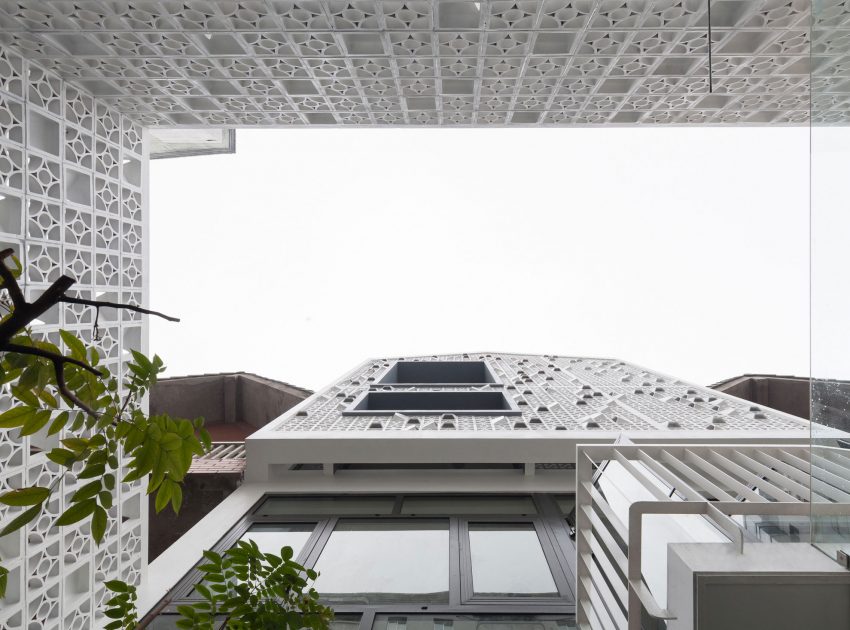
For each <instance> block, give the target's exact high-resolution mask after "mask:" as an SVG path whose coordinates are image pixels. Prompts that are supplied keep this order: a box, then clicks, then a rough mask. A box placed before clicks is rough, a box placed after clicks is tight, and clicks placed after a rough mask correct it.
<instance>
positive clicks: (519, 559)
mask: <svg viewBox="0 0 850 630" xmlns="http://www.w3.org/2000/svg"><path fill="white" fill-rule="evenodd" d="M469 548H470V553H471V556H472V590H473V592H474V593H475V595H483V596H487V597H497V596H499V597H517V596H519V597H532V596H538V597H540V596H542V597H555V596H557V595H558V588H557V587H556V586H555V580H554V578H553V577H552V572H551V570H550V569H549V564H548V563H547V562H546V556H545V555H544V554H543V548H542V547H541V546H540V539H539V538H538V537H537V531H536V530H535V529H534V525H532V524H531V523H470V524H469Z"/></svg>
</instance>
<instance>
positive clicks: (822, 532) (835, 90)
mask: <svg viewBox="0 0 850 630" xmlns="http://www.w3.org/2000/svg"><path fill="white" fill-rule="evenodd" d="M811 6H812V22H811V24H812V33H811V41H812V42H816V44H815V45H814V46H813V48H812V57H811V60H812V64H811V68H812V70H811V75H812V76H811V86H812V88H811V89H812V92H811V140H810V142H811V165H810V167H811V209H810V212H811V215H810V239H811V243H810V250H809V253H810V261H811V262H810V266H811V268H810V273H811V286H810V296H811V297H810V301H811V302H810V318H811V321H810V330H811V349H810V352H811V361H810V365H811V378H812V382H811V401H810V405H811V411H810V414H811V416H810V417H811V421H812V422H811V425H810V426H811V440H812V454H811V475H812V477H813V479H812V487H813V488H814V491H813V492H812V493H811V511H812V541H813V542H814V544H815V545H816V546H817V547H818V548H819V549H821V550H822V551H824V553H826V554H827V555H829V556H830V557H832V558H836V557H837V556H838V553H839V552H840V551H841V552H843V553H845V554H850V516H840V515H837V514H833V515H829V514H825V513H824V512H825V510H824V508H825V507H826V506H827V505H828V504H830V503H843V504H845V507H847V505H846V504H847V503H850V501H848V499H847V494H845V492H846V489H847V485H848V483H850V450H847V449H848V448H850V334H849V333H848V326H847V322H848V320H850V299H848V298H847V280H846V278H847V243H848V238H850V212H848V201H847V165H848V164H850V128H848V122H850V106H848V103H850V81H848V78H850V69H848V65H847V59H848V53H850V37H848V33H850V28H848V27H849V26H850V22H848V20H847V7H846V6H844V5H843V4H842V3H839V2H824V1H819V2H812V3H811ZM832 507H833V508H834V507H835V506H832Z"/></svg>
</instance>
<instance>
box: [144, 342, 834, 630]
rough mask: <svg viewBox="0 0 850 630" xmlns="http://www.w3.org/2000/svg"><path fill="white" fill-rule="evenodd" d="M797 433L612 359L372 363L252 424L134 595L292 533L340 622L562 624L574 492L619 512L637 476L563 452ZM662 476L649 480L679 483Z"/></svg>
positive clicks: (161, 601)
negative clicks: (214, 554) (215, 500)
mask: <svg viewBox="0 0 850 630" xmlns="http://www.w3.org/2000/svg"><path fill="white" fill-rule="evenodd" d="M807 438H808V422H806V421H805V420H803V419H801V418H797V417H794V416H790V415H787V414H784V413H781V412H777V411H774V410H772V409H769V408H766V407H761V406H758V405H754V404H752V403H750V402H747V401H744V400H741V399H737V398H734V397H731V396H728V395H726V394H723V393H720V392H716V391H713V390H710V389H707V388H704V387H699V386H696V385H692V384H690V383H686V382H683V381H681V380H679V379H677V378H675V377H671V376H666V375H663V374H659V373H656V372H654V371H652V370H648V369H645V368H641V367H638V366H635V365H632V364H629V363H625V362H622V361H618V360H612V359H591V358H583V357H559V356H554V355H547V356H538V355H518V354H503V353H468V354H456V355H439V356H430V357H407V358H391V359H377V360H370V361H367V362H365V363H364V364H362V365H360V366H358V367H357V368H355V369H354V370H353V371H351V372H350V373H349V374H347V375H346V376H344V377H343V378H341V379H340V380H339V381H337V382H336V383H334V384H332V385H331V386H329V387H327V388H325V389H323V390H322V391H319V392H317V393H316V394H314V395H313V396H311V397H310V398H308V399H307V400H305V401H304V402H303V403H301V404H299V405H298V406H296V407H294V408H292V409H291V410H289V411H288V412H286V413H285V414H283V416H281V417H280V418H279V419H277V420H275V421H273V422H271V423H269V424H268V425H267V426H266V427H264V428H263V429H261V430H259V431H257V432H256V433H254V434H253V435H251V436H249V437H248V439H247V440H246V460H247V461H246V464H247V469H246V470H247V472H246V481H245V483H244V484H243V485H242V486H240V488H239V489H238V490H236V491H235V492H234V493H233V494H232V495H230V496H229V497H228V498H227V499H225V500H224V501H223V502H222V503H221V504H220V505H218V506H217V507H216V508H215V509H214V510H213V511H212V512H210V514H209V515H208V516H207V517H206V518H205V519H204V520H202V521H201V522H200V523H199V524H198V525H197V526H196V527H195V528H194V529H192V530H190V531H189V532H188V533H187V535H186V536H184V537H183V538H182V539H181V540H180V541H179V542H178V543H177V544H175V545H173V546H172V547H170V548H169V549H168V550H166V551H165V552H164V553H163V554H162V555H161V556H160V557H159V558H158V559H157V560H156V561H154V562H153V563H152V565H151V567H150V575H149V580H148V588H147V590H146V591H145V596H144V599H145V603H146V605H147V606H151V607H152V608H153V609H154V610H156V611H158V614H159V615H160V617H159V621H158V623H161V624H167V623H169V622H170V621H169V620H173V619H174V617H173V613H174V611H175V610H176V606H178V605H179V604H180V603H181V602H184V601H191V598H192V589H193V585H194V581H195V580H197V576H198V574H197V573H195V572H194V571H193V570H192V567H193V566H195V565H196V564H197V563H198V562H200V559H201V552H202V550H203V549H206V548H215V549H219V550H220V549H225V548H227V547H228V546H229V545H231V544H233V542H234V541H236V540H238V539H240V538H252V539H254V540H256V541H257V542H258V543H259V544H260V545H261V546H263V548H265V549H269V550H277V549H279V548H280V547H281V546H283V545H291V546H293V548H294V550H295V552H296V557H297V558H298V559H299V561H301V562H303V563H304V564H305V565H307V566H309V567H312V568H315V569H317V570H318V571H320V573H321V575H320V577H319V580H318V582H317V585H316V586H317V589H318V590H319V591H320V593H321V594H322V596H323V597H324V598H325V599H326V601H327V602H329V603H330V604H332V605H333V607H334V609H335V610H336V612H337V615H338V623H339V624H342V625H345V626H346V627H351V628H354V627H355V626H356V627H359V628H361V630H368V629H369V628H376V627H378V628H384V627H385V626H387V627H388V626H393V627H401V626H404V627H408V626H409V627H411V628H418V627H423V628H424V627H432V626H434V627H436V626H437V625H440V624H443V625H458V626H459V627H464V628H466V627H470V628H472V627H477V625H478V624H485V625H486V624H488V623H495V624H513V625H512V627H520V628H525V627H536V628H537V627H541V626H542V627H546V628H552V629H553V630H554V629H555V628H560V627H563V628H569V627H577V625H576V624H578V623H579V621H580V620H581V601H582V597H583V591H582V587H581V582H582V579H584V580H585V581H586V582H587V581H588V580H589V579H590V576H591V569H590V567H584V568H583V567H582V561H581V557H582V555H581V554H580V553H577V548H576V545H577V544H581V543H582V542H583V539H582V536H581V531H580V529H579V528H580V527H581V523H582V515H581V511H582V509H587V507H588V503H589V502H584V504H583V503H582V502H581V501H579V502H577V500H576V499H577V496H580V489H581V485H582V484H583V483H584V484H590V483H596V484H597V487H598V492H601V493H602V494H603V495H604V496H605V497H607V500H608V501H609V503H610V504H611V505H613V506H614V507H612V508H610V514H611V515H610V516H609V517H608V518H609V519H620V520H626V521H628V518H627V515H626V516H624V515H623V514H624V513H623V510H624V509H625V510H626V513H627V511H628V504H629V503H630V502H634V501H635V500H636V497H638V495H637V494H635V493H636V492H637V490H636V488H639V487H640V486H639V484H637V483H636V482H635V481H629V480H628V479H627V475H626V473H628V471H629V470H630V469H629V467H628V464H626V466H625V467H622V466H623V465H622V464H619V463H613V464H608V467H607V468H606V470H607V472H606V475H607V476H606V477H605V481H604V482H603V483H602V485H599V484H600V482H599V480H598V479H597V480H581V479H579V478H578V477H577V464H580V463H581V462H582V461H584V460H583V459H581V457H582V455H581V453H582V451H581V448H584V447H581V448H580V447H579V446H578V445H594V444H596V445H599V447H600V448H602V447H605V448H609V447H611V445H612V444H615V443H624V444H632V445H638V446H639V445H647V446H645V447H643V448H646V449H651V448H654V449H658V448H662V449H664V448H665V447H664V445H667V447H666V448H668V449H669V450H670V451H671V452H678V450H681V448H682V447H683V445H684V446H685V447H692V448H695V449H699V448H701V447H702V446H703V445H706V444H710V445H718V444H732V445H737V446H736V448H740V449H746V448H747V445H748V444H749V445H752V444H755V445H758V449H763V448H771V447H775V448H779V449H790V450H792V451H793V452H794V453H798V452H799V449H801V448H805V441H806V439H807ZM659 445H660V446H659ZM657 460H658V461H659V462H661V461H663V459H662V458H661V457H658V458H657ZM639 465H640V466H643V464H639ZM617 466H621V469H620V470H619V471H618V472H615V468H616V467H617ZM660 466H662V467H663V466H666V464H660ZM665 470H666V468H665ZM669 471H670V472H668V473H667V474H668V475H672V474H681V472H680V471H679V470H678V469H677V467H676V465H675V464H673V466H672V467H671V468H669ZM650 472H652V471H650ZM703 474H705V475H706V476H708V473H703ZM663 475H664V473H662V476H658V475H657V474H656V476H655V480H656V483H657V484H658V487H659V488H662V487H663V488H665V492H669V493H670V495H675V493H676V492H677V491H678V490H680V488H677V487H676V485H675V484H673V485H669V486H668V485H665V484H669V482H670V477H669V476H666V477H665V476H663ZM665 496H666V495H665ZM800 501H801V502H800V505H804V503H802V501H803V499H802V498H801V499H800ZM582 505H584V506H585V507H584V508H582ZM677 507H680V505H679V504H677ZM615 513H617V514H620V516H615V515H614V514H615ZM798 516H799V514H798ZM692 518H696V519H697V520H696V521H695V522H693V523H691V524H690V525H689V526H688V527H683V526H682V525H681V524H679V523H677V522H674V523H673V525H672V526H671V527H672V528H673V530H675V531H674V533H675V535H673V536H667V537H661V538H659V539H658V541H659V542H656V547H655V548H654V551H655V552H656V553H663V552H665V551H666V547H665V545H666V543H668V542H677V543H715V544H722V543H727V542H729V539H728V532H727V533H724V531H723V530H722V529H719V528H718V527H716V526H715V525H713V524H712V522H711V521H710V520H708V519H705V518H703V517H702V516H696V517H692ZM779 520H781V519H776V518H773V519H772V518H771V517H770V515H767V516H765V517H764V519H760V520H758V524H756V523H755V522H754V521H753V520H752V519H751V520H750V521H748V522H747V523H746V524H743V525H742V526H741V531H742V532H750V535H752V536H753V538H752V539H751V540H750V542H753V541H755V540H761V541H762V542H763V539H758V535H759V534H758V533H757V532H761V531H762V530H765V529H767V528H768V526H771V527H775V528H779V530H782V527H783V525H782V524H781V523H779ZM790 527H792V528H793V527H797V528H800V527H802V525H801V524H800V523H792V524H791V525H790ZM784 528H785V529H784V530H782V531H786V533H787V532H788V531H790V529H789V526H788V525H787V524H786V525H784ZM594 529H595V527H594ZM779 530H778V531H779ZM665 531H666V530H665ZM771 531H773V530H771ZM754 532H755V533H754ZM787 535H788V536H790V535H791V534H790V533H788V534H787ZM802 535H803V536H805V532H803V534H802ZM776 537H777V539H779V534H778V533H777V534H776ZM786 539H787V538H782V539H781V540H783V541H785V540H786ZM606 540H607V539H606ZM771 540H772V539H771ZM798 540H800V538H799V537H798ZM584 542H588V543H589V541H584ZM593 544H594V545H595V544H597V543H595V542H594V543H593ZM657 544H661V547H660V548H659V547H657ZM597 553H599V554H600V555H603V554H602V552H601V551H600V550H598V549H597ZM813 553H817V552H813ZM832 564H834V563H832ZM662 565H663V567H664V568H666V566H667V563H666V561H663V560H662V561H660V562H656V563H655V565H653V568H652V569H651V570H650V571H649V572H648V577H647V579H648V581H649V582H650V583H651V584H652V586H653V589H655V590H664V589H665V588H666V580H664V579H661V578H662V577H663V576H662V575H660V574H659V571H661V569H660V568H659V567H661V566H662ZM835 566H836V568H840V567H838V565H835ZM583 571H584V572H585V573H584V574H583V573H582V572H583ZM593 571H596V569H593ZM664 592H665V593H666V590H664ZM584 597H585V599H586V598H587V597H586V595H584ZM423 611H424V612H423ZM621 617H622V614H621ZM470 624H471V625H470ZM163 627H168V626H167V625H163ZM586 627H625V626H624V625H613V626H608V625H605V624H602V625H599V626H596V625H594V626H586Z"/></svg>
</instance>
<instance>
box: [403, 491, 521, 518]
mask: <svg viewBox="0 0 850 630" xmlns="http://www.w3.org/2000/svg"><path fill="white" fill-rule="evenodd" d="M401 513H402V514H511V515H522V514H537V508H535V507H534V500H533V499H532V498H531V497H529V496H524V497H523V496H499V495H491V496H487V495H479V496H472V497H464V496H450V495H448V496H433V495H432V496H416V495H410V496H406V497H405V498H404V501H403V502H402V507H401Z"/></svg>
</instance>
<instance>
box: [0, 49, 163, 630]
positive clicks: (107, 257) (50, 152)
mask: <svg viewBox="0 0 850 630" xmlns="http://www.w3.org/2000/svg"><path fill="white" fill-rule="evenodd" d="M146 161H147V159H146V155H145V151H144V149H143V139H142V130H141V128H139V127H137V126H136V125H135V124H133V123H131V122H130V121H129V120H128V119H127V118H126V117H124V116H122V115H120V114H117V113H115V112H114V111H113V110H111V109H110V108H108V107H107V106H106V105H104V104H103V103H102V102H101V101H99V100H97V99H94V98H92V96H90V95H89V94H88V93H86V92H84V91H82V90H79V89H77V88H76V87H74V86H73V85H72V84H70V83H68V82H65V81H62V80H60V79H59V78H57V77H56V76H54V75H52V74H50V73H47V72H45V71H44V70H42V69H41V68H40V67H38V66H36V65H35V64H32V63H30V62H29V61H27V60H26V59H25V58H24V57H22V56H20V55H18V54H15V53H13V52H12V51H11V50H9V49H7V48H2V47H0V247H10V246H11V247H13V248H14V249H15V250H16V252H18V255H19V256H20V258H21V261H22V262H23V264H24V265H25V269H26V272H25V276H24V278H23V284H24V288H25V292H26V295H27V298H28V299H30V300H32V299H34V298H36V297H37V296H38V295H39V294H40V293H41V292H42V291H43V290H44V289H45V288H46V287H47V286H49V285H50V283H52V282H53V281H54V280H56V279H57V278H58V277H59V276H60V275H61V274H62V273H66V274H68V275H70V276H72V277H74V278H75V279H76V280H77V284H75V285H74V287H73V288H72V291H71V294H72V295H77V296H80V297H86V298H99V299H103V300H114V301H121V302H132V303H142V302H143V301H144V298H145V286H144V283H143V276H144V268H145V263H144V258H143V256H144V251H145V244H144V238H145V236H144V234H143V225H144V221H145V211H146V210H145V190H146V178H147V167H146ZM43 320H44V321H45V324H44V326H41V327H39V332H40V333H42V334H44V335H45V336H46V337H47V338H49V339H50V340H51V341H53V342H54V343H56V344H59V343H60V340H59V335H58V330H59V328H64V329H66V330H70V331H73V332H74V333H76V334H78V335H79V336H80V337H82V338H83V339H84V340H85V341H86V343H88V344H93V345H95V346H96V347H97V348H98V349H99V350H100V351H101V354H102V356H103V357H104V365H106V366H108V367H109V368H110V369H112V370H117V369H118V367H119V364H121V362H122V361H123V358H124V357H125V356H126V351H127V350H128V349H129V348H144V346H145V344H146V337H147V335H146V325H145V323H144V321H143V320H142V319H141V318H140V317H139V316H138V315H136V314H133V313H129V312H124V313H120V314H119V313H118V312H116V311H115V310H112V309H103V310H102V311H101V313H100V318H99V327H100V335H101V336H100V338H99V339H98V340H93V339H92V336H93V335H92V323H93V320H94V313H93V309H91V308H81V307H76V306H71V305H63V306H62V308H55V309H53V310H52V311H50V312H48V313H47V314H46V315H45V316H44V317H43ZM9 405H10V398H9V395H8V392H7V391H6V390H0V411H3V410H5V409H7V408H8V407H9ZM59 437H61V436H54V437H53V438H50V439H47V438H46V437H45V436H43V435H34V436H32V437H31V438H26V439H17V438H16V437H15V435H14V432H10V431H0V490H7V489H10V488H17V487H21V486H23V485H29V484H39V485H42V486H44V485H49V483H50V482H51V481H52V480H53V479H54V478H55V476H56V475H57V473H58V472H59V467H58V466H56V465H54V464H51V463H50V462H48V461H47V459H46V457H45V455H44V454H43V453H42V452H39V451H40V450H41V449H43V448H47V447H50V446H52V445H53V444H54V443H57V442H58V439H59ZM76 485H77V483H76V481H75V480H74V479H73V476H71V475H66V477H65V479H64V480H63V481H62V482H61V483H60V486H59V490H58V492H56V493H55V495H54V499H53V500H52V501H51V502H50V503H49V505H48V507H47V515H46V516H44V517H43V518H40V519H38V520H36V521H35V522H34V523H33V524H32V525H30V526H29V527H27V528H26V530H25V531H22V532H17V533H16V534H13V535H11V536H7V537H4V538H2V539H0V557H2V561H3V564H4V565H5V566H7V567H8V568H9V569H10V570H11V575H10V580H9V587H8V594H7V597H6V598H5V599H4V600H3V601H2V605H0V628H4V629H7V628H8V629H10V630H11V629H15V628H27V629H28V630H42V629H43V630H50V629H57V630H59V629H61V630H66V629H67V630H76V629H80V628H90V627H98V626H100V625H102V623H103V619H104V618H103V617H102V616H101V615H102V613H100V610H101V609H102V604H103V602H104V599H105V597H106V592H105V588H104V586H103V583H104V581H106V580H108V579H112V578H122V579H124V580H128V581H130V582H133V583H139V581H140V579H141V577H142V574H143V572H144V571H145V567H146V564H147V558H146V549H145V546H144V545H143V542H142V541H143V540H144V537H145V536H146V528H147V502H146V501H144V500H143V496H144V485H143V484H142V483H141V482H137V483H134V484H129V485H127V484H123V485H121V487H120V488H119V489H118V493H119V494H118V498H117V501H116V504H115V507H113V508H112V509H111V510H110V511H109V524H108V528H107V533H106V538H105V539H104V541H103V543H102V544H101V545H100V546H95V545H94V543H93V541H92V540H91V538H90V536H89V535H88V533H87V531H88V524H87V522H86V523H84V524H81V525H78V526H70V527H62V528H55V527H52V523H53V520H54V517H55V516H56V515H58V514H59V512H60V511H61V510H62V509H63V505H64V501H65V500H66V499H67V497H69V496H70V495H71V493H72V492H73V491H74V490H75V489H76ZM18 511H19V509H9V508H0V521H2V522H8V520H9V518H11V517H12V516H13V515H14V514H15V513H16V512H18Z"/></svg>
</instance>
